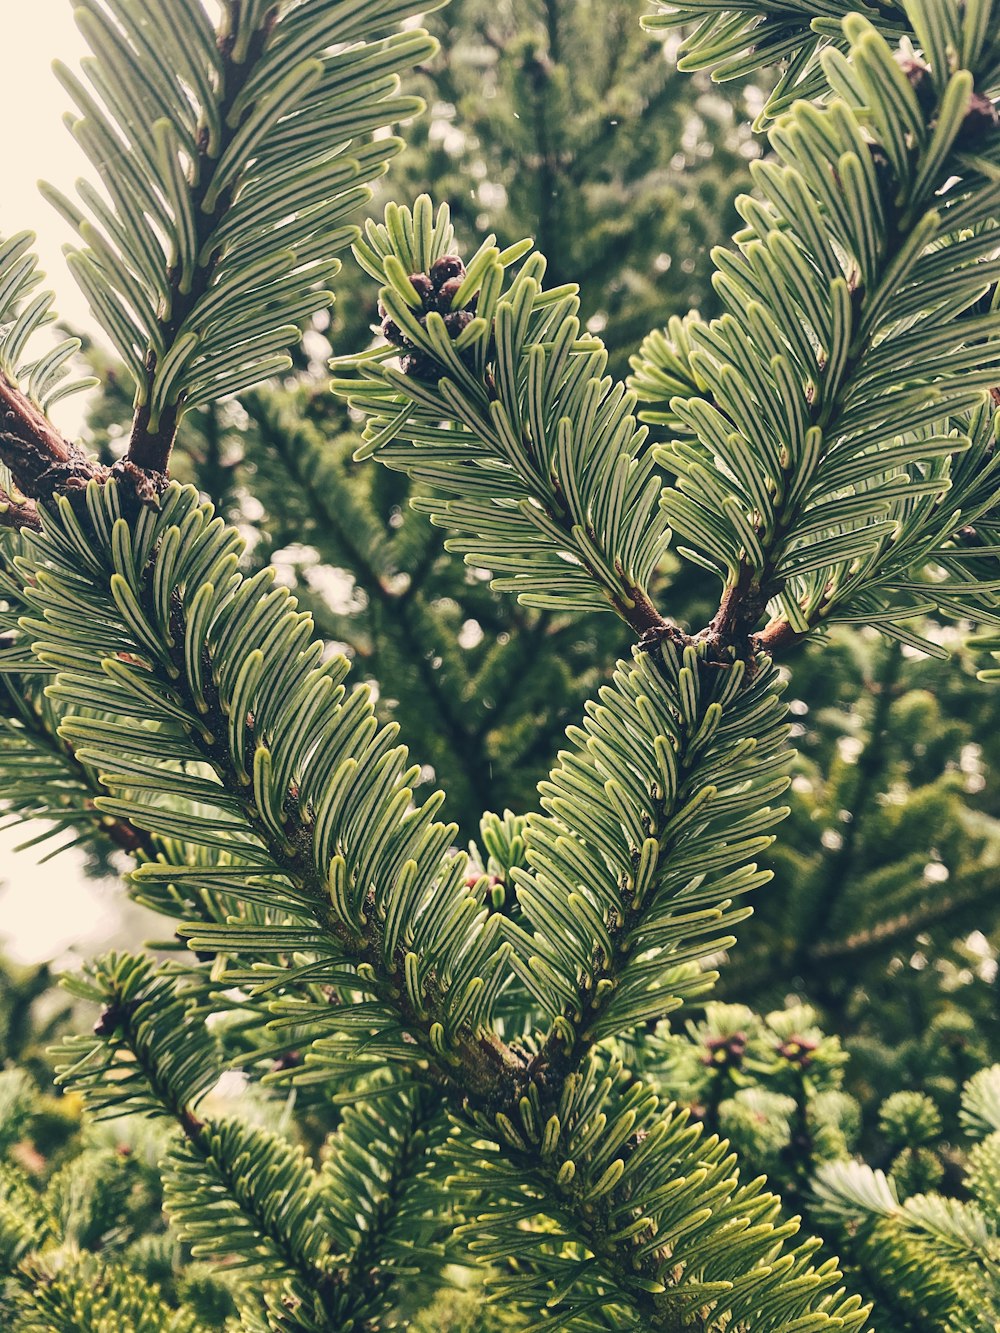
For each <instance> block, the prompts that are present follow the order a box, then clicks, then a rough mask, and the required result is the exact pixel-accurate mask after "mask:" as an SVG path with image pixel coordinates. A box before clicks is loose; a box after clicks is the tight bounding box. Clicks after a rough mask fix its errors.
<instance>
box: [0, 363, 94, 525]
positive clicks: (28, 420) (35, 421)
mask: <svg viewBox="0 0 1000 1333" xmlns="http://www.w3.org/2000/svg"><path fill="white" fill-rule="evenodd" d="M0 459H2V461H3V462H4V463H5V464H6V465H7V467H8V468H9V469H10V473H11V476H12V477H13V478H14V484H15V485H16V486H17V489H18V490H19V491H22V492H23V493H24V494H25V495H26V496H29V497H30V498H32V499H35V500H49V499H51V498H52V496H53V495H55V494H56V493H57V492H61V491H68V490H74V489H80V488H82V487H84V486H86V484H87V482H88V481H90V480H91V478H93V477H102V478H103V477H106V476H107V470H106V469H105V468H102V467H100V466H98V465H97V464H96V463H93V462H91V460H90V459H89V458H88V457H87V456H86V454H85V453H84V452H83V450H82V449H80V448H79V447H78V446H77V445H75V444H71V443H70V441H69V440H67V439H64V438H63V436H62V435H60V434H59V432H58V431H57V430H56V428H55V427H54V426H53V425H52V423H51V422H50V421H49V420H48V418H47V417H46V416H45V415H44V413H43V412H42V411H41V410H40V409H39V408H38V407H36V406H35V404H34V403H33V402H32V401H31V399H30V398H28V397H27V396H26V395H25V394H23V393H22V392H21V390H20V389H18V388H17V387H16V386H15V385H13V384H11V383H10V382H9V381H8V380H7V379H6V378H5V377H4V376H3V375H0ZM6 526H24V525H23V524H22V525H17V524H10V523H8V524H6ZM31 526H34V525H31Z"/></svg>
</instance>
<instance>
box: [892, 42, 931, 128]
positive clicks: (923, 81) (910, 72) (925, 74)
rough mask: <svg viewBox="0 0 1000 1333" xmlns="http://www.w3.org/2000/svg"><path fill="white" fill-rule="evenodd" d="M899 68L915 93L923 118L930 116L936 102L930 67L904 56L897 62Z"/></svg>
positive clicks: (920, 61)
mask: <svg viewBox="0 0 1000 1333" xmlns="http://www.w3.org/2000/svg"><path fill="white" fill-rule="evenodd" d="M899 67H900V69H901V70H902V71H903V73H904V74H905V75H906V77H907V80H908V81H909V84H910V87H911V88H912V89H913V91H914V92H915V93H916V95H917V102H918V104H919V106H920V110H921V111H922V112H923V114H924V116H925V118H926V117H928V116H930V114H931V112H932V111H933V110H934V108H935V107H936V106H937V101H938V97H937V89H936V88H935V87H934V79H933V77H932V76H931V69H930V66H929V65H925V64H924V62H923V61H922V60H914V59H913V57H912V56H904V57H902V58H901V59H900V61H899Z"/></svg>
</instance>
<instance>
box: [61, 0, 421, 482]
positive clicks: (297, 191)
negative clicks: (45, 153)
mask: <svg viewBox="0 0 1000 1333" xmlns="http://www.w3.org/2000/svg"><path fill="white" fill-rule="evenodd" d="M422 8H425V6H419V5H417V4H415V3H410V2H409V0H408V2H407V3H405V4H402V5H401V4H398V3H391V2H390V0H367V2H366V3H365V4H364V5H363V6H351V7H350V8H349V9H348V10H343V9H342V8H341V7H338V6H335V7H333V8H332V9H329V8H325V9H324V10H323V11H322V12H320V13H319V14H318V15H317V13H316V12H315V9H314V7H306V6H302V5H295V4H289V3H287V0H274V2H273V3H266V4H251V5H232V4H230V5H225V6H223V8H222V16H221V21H220V26H219V28H218V30H213V28H212V26H211V23H210V20H209V16H208V14H207V12H206V11H205V9H204V8H203V6H202V4H201V0H192V3H190V4H185V5H184V7H183V8H182V9H178V10H177V11H176V12H174V11H173V10H171V11H169V12H168V11H166V10H164V9H163V8H162V6H160V5H159V4H156V3H153V0H142V3H141V4H139V5H129V6H126V5H123V4H122V3H120V0H85V3H84V4H82V5H81V6H80V8H79V10H78V11H77V15H78V21H79V24H80V27H81V29H82V30H83V32H84V35H85V36H86V38H87V40H88V42H89V43H90V46H91V49H92V51H93V53H94V54H93V58H92V59H91V60H90V61H89V62H88V63H87V65H86V66H85V74H86V77H87V80H88V82H89V84H90V87H89V88H88V87H87V86H85V84H84V83H83V82H81V80H80V79H78V78H77V77H76V75H75V74H73V73H72V72H71V71H70V70H68V69H66V68H65V67H63V66H59V67H58V68H57V73H58V74H59V76H60V78H61V80H62V82H63V84H64V86H65V87H66V88H67V90H68V92H69V93H70V95H71V96H72V98H73V100H74V102H75V103H76V105H77V108H78V110H79V113H80V114H79V116H78V117H77V118H75V119H74V120H73V121H72V122H71V129H72V132H73V134H74V136H75V138H76V139H77V140H78V142H79V143H80V145H81V147H82V148H83V149H84V151H85V152H86V153H87V154H88V156H89V157H90V159H91V161H92V162H93V164H94V166H95V168H96V169H97V171H98V173H99V175H100V177H101V181H102V184H103V186H104V187H105V191H106V196H105V195H102V194H100V193H99V192H98V191H97V190H95V189H94V188H93V187H92V186H91V185H90V184H88V183H86V182H84V183H83V184H82V185H81V187H80V199H81V203H82V205H83V207H82V208H81V207H80V206H79V205H78V204H76V203H74V202H73V201H71V200H70V199H68V198H67V197H66V196H64V195H62V194H61V193H60V192H59V191H57V190H55V189H53V188H51V187H46V193H47V195H48V197H49V199H50V201H51V202H52V203H53V204H54V205H55V207H56V208H58V210H59V211H60V212H61V213H62V215H63V217H64V218H65V219H66V220H67V221H68V222H69V223H70V225H71V226H73V227H74V229H75V230H76V231H77V232H78V233H79V235H80V237H81V239H82V240H83V242H84V246H85V247H86V248H84V249H78V250H75V251H73V252H72V253H71V256H70V266H71V268H72V270H73V272H74V275H75V276H76V278H77V280H78V282H79V283H80V286H81V287H82V289H83V291H84V293H85V295H86V296H87V298H88V300H89V301H90V304H91V308H92V310H93V313H94V315H95V317H96V318H97V319H98V320H99V321H100V322H101V324H102V326H103V327H104V329H105V331H106V332H107V333H108V335H109V336H110V337H111V339H112V341H113V342H114V343H115V345H116V347H117V349H118V351H119V353H120V355H121V356H122V357H123V358H124V360H125V362H126V365H127V367H128V370H129V373H130V375H131V377H132V379H133V381H134V383H135V399H134V407H135V417H134V423H133V430H132V437H131V441H130V444H129V450H128V454H127V462H128V463H129V464H130V465H132V466H134V467H135V468H136V469H137V470H138V471H139V472H142V473H146V474H148V475H149V476H150V477H153V478H156V477H160V476H162V475H163V474H164V473H165V472H166V469H167V464H168V461H169V456H170V451H171V448H172V444H173V440H174V436H175V434H176V431H177V426H178V423H179V421H180V418H181V417H182V415H183V414H184V413H185V412H186V411H189V410H191V409H192V408H194V407H197V406H201V405H204V404H206V403H208V402H210V401H213V400H214V399H217V398H220V397H223V396H225V395H227V394H232V393H236V392H238V391H239V390H241V389H245V388H247V387H249V386H250V385H252V384H254V383H256V382H259V381H260V380H262V379H266V378H268V377H269V376H272V375H274V374H277V373H280V372H281V371H283V370H286V369H288V368H289V367H290V366H291V360H290V358H289V357H288V356H287V354H286V350H285V349H287V348H288V347H289V346H290V345H292V344H293V343H295V342H297V341H298V340H299V338H300V336H301V329H302V328H303V327H304V326H305V325H306V324H307V323H308V321H309V319H310V318H311V316H312V315H314V314H315V313H316V312H317V311H319V310H322V309H325V308H326V307H327V306H328V305H329V304H330V302H331V300H332V299H333V297H332V293H330V292H329V291H327V290H326V284H327V283H328V282H329V279H330V278H331V277H332V276H333V275H334V274H335V273H336V272H337V271H338V269H339V266H340V265H339V261H337V260H336V259H333V258H332V255H333V254H334V253H335V252H336V251H337V250H339V249H342V248H343V247H344V246H346V245H347V244H348V243H349V242H350V241H351V239H353V237H354V235H355V234H356V229H355V228H354V227H352V226H350V225H344V220H345V217H346V216H347V215H348V214H349V213H350V212H352V211H353V210H354V209H356V208H357V207H359V206H360V205H361V204H362V203H363V202H364V201H365V199H366V198H367V197H368V189H367V182H368V181H370V180H371V179H373V178H374V177H376V176H378V175H379V174H381V172H382V171H384V169H385V164H386V162H387V161H388V159H389V158H390V157H392V156H393V155H394V153H395V152H396V151H397V150H398V148H399V147H400V144H399V141H398V140H395V139H392V138H381V139H377V140H376V139H375V137H374V134H373V132H375V131H377V130H379V129H381V128H383V127H385V126H386V125H388V124H391V123H392V122H394V121H397V120H400V119H405V118H406V117H408V116H411V115H413V114H415V113H416V112H417V111H419V110H420V108H421V103H420V102H419V101H418V100H417V99H414V98H409V97H399V96H396V92H397V87H398V75H399V73H401V72H402V71H404V70H406V69H408V68H409V67H410V66H411V65H412V64H413V63H414V62H416V61H419V60H421V59H424V58H426V57H427V56H428V55H429V54H431V53H432V52H433V50H434V44H433V43H432V42H431V41H430V39H429V38H428V37H427V36H426V34H425V33H423V32H422V31H420V30H410V31H405V32H400V31H398V30H397V28H398V25H399V23H400V22H401V21H402V20H405V19H406V18H408V17H412V16H413V15H415V14H416V13H417V12H418V11H419V10H420V9H422ZM386 32H388V33H389V34H390V35H388V36H385V35H384V34H385V33H386ZM164 53H166V58H165V57H164Z"/></svg>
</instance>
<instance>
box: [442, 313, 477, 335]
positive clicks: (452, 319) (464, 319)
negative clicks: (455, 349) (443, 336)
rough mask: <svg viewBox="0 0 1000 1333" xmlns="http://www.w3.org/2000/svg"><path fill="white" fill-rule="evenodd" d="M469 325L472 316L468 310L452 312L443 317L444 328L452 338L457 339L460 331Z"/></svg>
mask: <svg viewBox="0 0 1000 1333" xmlns="http://www.w3.org/2000/svg"><path fill="white" fill-rule="evenodd" d="M471 323H472V316H471V315H470V314H469V312H468V310H453V311H452V312H451V314H449V315H445V317H444V326H445V328H446V329H447V330H448V333H449V335H450V336H451V337H452V338H457V337H458V335H459V334H460V333H461V332H462V330H463V329H464V328H467V327H468V326H469V325H470V324H471Z"/></svg>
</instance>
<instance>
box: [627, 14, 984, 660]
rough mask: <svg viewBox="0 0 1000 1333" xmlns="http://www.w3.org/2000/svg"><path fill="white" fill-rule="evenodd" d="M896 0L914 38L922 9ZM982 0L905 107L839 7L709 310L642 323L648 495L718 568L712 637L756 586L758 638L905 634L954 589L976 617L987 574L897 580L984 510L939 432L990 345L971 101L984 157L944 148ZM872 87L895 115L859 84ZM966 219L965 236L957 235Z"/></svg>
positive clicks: (976, 42)
mask: <svg viewBox="0 0 1000 1333" xmlns="http://www.w3.org/2000/svg"><path fill="white" fill-rule="evenodd" d="M985 3H987V0H984V4H985ZM909 9H910V10H912V11H913V14H914V16H915V17H914V22H915V24H916V25H917V27H918V29H921V30H922V28H921V25H922V24H923V23H924V21H925V20H926V21H927V22H929V19H927V15H926V14H925V13H924V11H923V9H922V7H921V5H919V4H914V5H911V6H910V7H909ZM978 10H983V5H979V6H978ZM978 10H977V15H970V16H969V42H967V43H966V46H965V47H963V48H962V49H963V53H964V54H965V56H966V58H967V59H968V60H969V61H970V66H969V71H967V72H961V73H957V72H952V71H950V69H949V67H948V66H947V63H944V64H943V65H942V66H941V67H940V69H938V71H937V72H936V73H935V72H932V70H931V69H930V68H927V67H923V66H921V68H920V70H919V71H918V74H919V76H920V77H923V78H925V79H926V81H927V88H926V95H925V98H924V103H925V105H923V106H922V105H921V104H920V103H919V102H918V98H917V93H916V91H915V89H914V87H912V86H911V83H912V82H913V77H912V76H911V77H908V76H907V75H906V74H905V73H904V70H903V68H902V67H901V66H900V64H898V63H897V62H896V61H895V60H894V59H893V56H892V52H891V50H890V48H889V46H888V45H887V44H886V42H885V41H884V39H883V38H882V37H881V36H880V35H879V34H878V33H877V32H876V31H875V29H874V28H872V27H871V26H870V25H869V24H868V23H866V22H865V21H864V20H862V19H860V18H854V19H850V20H847V19H845V20H844V24H843V38H844V45H845V48H846V49H847V50H848V51H849V59H848V58H847V57H845V56H844V55H843V54H839V53H837V52H834V51H832V50H831V51H829V52H827V54H826V56H825V57H824V61H823V68H824V70H825V72H826V74H827V76H828V78H829V79H830V80H831V81H832V82H833V84H834V86H835V88H836V90H837V92H838V93H839V94H840V95H841V97H842V98H843V100H842V101H837V102H834V103H833V104H832V105H831V106H829V107H828V108H824V109H823V110H819V109H817V108H815V107H811V106H808V105H807V104H805V103H799V104H798V105H797V106H796V107H795V108H794V109H793V110H792V111H791V112H789V113H788V114H787V115H786V116H785V117H783V118H782V119H781V120H780V121H779V122H778V123H777V125H776V126H775V128H774V129H773V130H772V132H771V142H772V145H773V146H774V148H775V149H776V151H777V157H778V161H777V162H768V163H762V164H755V165H754V172H755V179H756V181H757V183H758V185H759V186H760V188H761V191H762V193H763V195H764V199H765V202H764V203H763V204H761V203H759V202H757V201H756V200H753V199H750V198H745V199H744V200H742V201H741V202H740V208H741V212H742V213H743V216H744V217H745V219H746V222H747V227H746V229H745V231H744V232H743V233H742V235H741V236H740V237H738V240H739V243H740V249H739V251H738V252H737V253H735V254H731V253H726V252H723V251H719V252H717V254H716V261H717V263H718V265H719V273H718V275H717V280H716V282H717V289H718V291H719V293H720V295H721V296H722V297H723V300H724V301H725V303H726V305H727V307H728V313H727V314H726V315H725V316H723V317H722V318H721V319H719V320H717V321H715V322H713V323H712V324H711V325H707V326H701V325H699V324H698V323H697V322H691V323H689V324H688V325H686V326H681V325H679V324H675V325H674V327H673V328H672V330H671V332H672V334H673V341H672V343H671V342H668V341H667V340H666V339H664V338H662V337H661V336H654V337H653V338H651V339H650V340H649V341H648V342H647V344H646V347H645V349H644V354H643V355H641V356H640V358H639V359H638V360H637V361H636V362H635V363H634V364H635V367H636V377H635V379H634V381H633V383H634V385H635V387H636V388H637V390H638V391H639V392H640V393H641V394H642V395H643V396H644V397H646V398H647V400H649V399H652V400H653V401H655V400H657V399H661V400H662V399H668V400H669V411H667V412H657V413H650V414H648V415H649V419H651V420H661V421H663V422H664V423H666V424H669V425H671V426H672V427H673V428H674V429H675V430H678V429H679V431H680V432H681V433H679V434H678V436H677V438H676V442H675V443H674V444H672V445H670V446H667V447H666V448H662V449H658V450H656V451H655V452H656V454H657V457H658V460H659V461H660V462H661V463H662V464H663V465H664V466H666V467H667V468H669V469H670V470H671V471H672V472H673V473H674V474H675V475H676V476H677V477H678V482H677V485H676V487H675V488H674V489H672V490H670V491H668V492H667V493H666V495H665V500H664V502H665V506H666V509H667V512H668V514H669V516H670V518H671V520H672V522H673V524H674V526H675V528H676V529H677V530H678V531H679V532H680V533H681V534H682V535H683V536H684V537H686V538H687V539H688V540H689V541H690V542H692V543H693V548H694V549H693V552H689V554H693V558H695V559H696V560H697V561H698V562H699V563H702V564H707V565H708V566H709V567H714V568H715V569H717V570H718V572H719V574H720V576H721V577H722V578H723V580H724V583H725V591H724V596H723V600H722V604H721V606H720V610H719V613H718V615H717V616H716V618H715V619H714V620H713V622H712V624H711V625H710V626H709V628H708V631H707V633H708V634H709V636H711V637H713V638H715V639H717V640H718V641H719V642H721V643H723V644H725V643H730V642H740V641H744V640H745V639H746V638H747V636H748V635H751V634H752V633H753V631H754V629H755V627H756V625H757V622H758V621H759V619H760V617H761V616H762V614H763V612H764V609H765V606H766V605H767V603H768V602H769V601H770V602H774V601H778V602H779V605H780V611H779V612H778V613H777V614H775V618H774V619H773V620H772V622H771V624H770V625H769V626H768V627H767V628H766V629H765V630H764V631H763V636H762V637H758V638H757V640H756V642H757V644H758V645H759V646H761V647H766V648H769V649H774V648H775V647H785V646H788V645H789V644H791V643H794V642H796V641H799V640H801V639H802V638H803V637H804V636H805V635H806V634H807V633H808V632H809V631H810V629H812V628H813V627H815V626H816V625H818V624H822V623H830V622H831V621H836V620H837V619H838V618H843V619H845V620H852V619H853V620H867V621H868V623H873V624H876V625H877V626H878V627H879V628H880V629H881V630H882V631H883V632H884V633H887V634H891V635H895V636H896V637H901V638H903V639H904V640H906V638H907V636H906V631H905V630H904V629H902V628H901V627H899V626H898V623H897V622H898V621H899V620H902V619H905V618H906V617H909V616H912V615H914V614H915V613H916V612H917V611H918V610H921V609H924V608H925V607H926V606H927V605H928V604H930V605H933V601H934V598H935V593H936V591H937V593H938V596H939V598H940V601H939V604H940V605H941V606H942V607H943V608H944V609H946V611H947V613H949V614H954V613H955V607H956V606H957V605H958V604H959V602H960V601H961V602H965V603H966V604H967V605H968V606H969V612H970V613H971V614H973V615H976V616H978V617H981V618H986V619H990V618H991V617H992V615H993V614H994V609H993V605H992V597H991V586H990V585H988V584H986V583H980V584H979V585H978V587H973V585H972V584H971V583H969V582H967V581H965V580H962V581H961V582H959V580H958V579H956V580H955V582H954V584H953V585H952V587H951V588H949V587H948V586H947V580H946V581H944V582H943V583H942V585H941V586H940V588H939V589H936V587H935V585H936V583H937V582H938V580H937V579H936V578H935V577H934V576H933V575H932V576H931V577H927V578H924V579H922V580H921V579H918V578H917V577H916V576H915V575H914V574H913V573H911V572H910V571H911V569H912V568H913V566H914V565H917V566H919V565H921V564H925V563H927V560H928V556H929V555H930V554H931V552H933V553H934V554H935V555H936V554H937V552H936V551H934V548H935V547H937V548H941V547H943V546H945V544H946V543H947V542H949V541H950V540H951V539H952V537H953V535H954V533H955V530H956V528H957V526H958V516H959V515H960V514H961V515H962V517H963V519H964V518H965V517H966V515H967V513H968V511H969V510H970V509H971V511H972V513H973V514H978V513H981V512H982V508H980V507H979V506H980V505H982V506H984V507H985V508H987V509H988V508H989V507H990V506H992V505H993V504H995V495H996V475H997V474H996V469H995V466H994V464H993V462H992V461H991V460H990V458H989V457H988V456H986V455H984V454H983V453H982V451H981V449H980V448H979V447H978V446H976V445H973V446H972V452H973V453H974V454H975V456H976V458H977V460H979V462H980V464H981V470H982V473H983V476H982V481H983V482H984V483H985V482H986V481H987V480H990V479H991V480H992V482H993V487H992V493H991V494H990V495H989V496H988V497H987V496H982V498H981V499H980V498H978V497H977V498H976V499H975V500H974V498H973V492H974V491H975V487H973V488H972V489H971V490H970V481H971V480H972V478H971V476H970V470H969V469H968V468H964V469H963V463H962V455H963V452H967V451H969V450H970V443H969V442H968V440H966V439H963V438H962V437H961V435H959V436H958V437H957V438H956V437H955V436H954V435H953V433H952V432H953V430H954V427H955V425H959V429H963V425H962V424H961V423H960V422H959V420H958V419H959V418H960V417H961V414H962V413H963V412H968V411H970V409H974V411H973V414H972V421H971V424H970V425H969V426H967V427H964V429H965V430H968V431H969V434H970V435H971V436H972V437H973V439H974V438H975V437H976V435H977V434H978V433H979V432H980V431H981V429H982V427H981V422H982V417H983V412H984V405H985V400H986V396H987V391H988V389H989V388H991V387H992V385H993V381H994V380H995V376H996V360H997V357H998V356H1000V341H998V329H1000V319H998V315H997V313H996V311H995V310H993V309H992V307H991V308H989V309H988V310H987V312H986V313H985V314H984V313H982V312H981V311H980V308H979V302H980V299H981V297H982V293H983V291H984V290H987V291H988V290H989V288H990V284H991V278H992V277H993V275H994V273H995V270H996V269H997V267H998V263H1000V261H998V258H997V255H998V251H997V246H996V237H995V234H994V233H992V232H991V231H990V229H989V226H988V223H987V219H988V215H989V212H990V207H991V202H992V199H993V195H994V194H995V187H994V186H993V185H991V183H990V181H991V176H990V172H991V171H992V168H991V167H988V166H987V165H986V159H987V158H989V157H990V156H991V155H995V152H996V146H997V135H996V133H995V132H994V134H993V136H992V138H991V135H990V131H989V129H988V128H986V125H987V122H988V120H989V117H988V116H986V119H985V120H984V128H983V132H982V139H981V141H979V140H977V141H976V148H977V150H978V151H979V152H980V154H981V156H980V157H979V158H976V157H974V156H971V155H970V156H965V155H964V154H963V149H964V148H965V147H966V144H967V141H968V135H970V134H971V135H973V137H974V138H975V134H976V133H977V131H976V132H974V131H973V129H972V128H971V120H970V118H974V117H975V116H976V115H978V112H977V111H976V107H975V98H976V97H977V96H978V94H977V93H975V92H974V91H973V89H974V88H975V86H976V84H975V82H974V79H973V73H975V74H976V77H977V78H980V79H985V78H988V77H989V75H988V73H986V71H987V70H988V68H989V67H990V61H991V60H992V57H991V55H990V53H989V50H988V49H987V47H986V46H984V44H983V34H984V33H985V31H986V29H985V28H982V29H980V28H979V27H977V23H978V21H979V19H980V18H982V17H983V13H979V12H978ZM908 12H909V11H908ZM983 12H985V10H983ZM921 16H922V17H921ZM928 40H930V38H928ZM966 48H967V49H966ZM886 80H888V81H890V82H891V84H892V86H893V89H894V98H895V101H894V102H893V104H892V106H891V107H890V105H889V104H888V102H887V101H886V100H885V99H884V98H881V97H879V96H877V95H876V89H877V88H878V85H879V83H880V82H883V83H884V82H885V81H886ZM862 87H863V88H864V89H865V92H864V93H863V94H862V92H861V91H860V90H861V88H862ZM989 110H990V111H991V112H992V107H990V108H989ZM993 118H994V120H995V121H997V123H998V124H1000V118H998V117H997V116H996V114H995V113H993ZM906 145H909V146H906ZM958 173H963V174H962V175H959V174H958ZM966 223H969V224H973V225H977V226H978V227H979V229H978V231H977V233H976V234H975V235H974V236H972V237H971V238H966V239H965V240H961V239H959V237H960V235H961V234H962V233H961V232H960V230H959V229H960V228H961V227H963V226H964V225H965V224H966ZM980 223H983V224H985V225H983V226H979V224H980ZM793 237H794V238H795V240H794V245H793V241H792V238H793ZM844 256H846V258H845V257H844ZM945 271H946V272H947V285H946V288H942V289H941V290H940V292H939V291H938V289H937V288H936V287H935V286H934V283H935V278H936V275H939V274H944V273H945ZM911 348H912V353H910V351H909V349H911ZM980 386H983V387H980ZM691 388H693V389H694V393H691ZM672 394H677V396H676V397H671V395H672ZM903 441H905V443H904V442H903ZM890 446H892V447H890ZM925 460H926V461H925ZM977 480H978V479H977ZM908 563H909V567H908ZM950 572H951V570H950V568H949V573H950ZM977 594H978V596H977ZM907 641H908V640H907Z"/></svg>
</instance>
